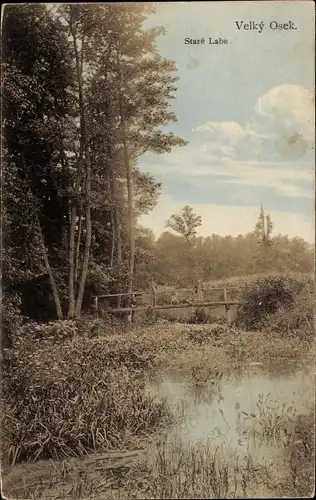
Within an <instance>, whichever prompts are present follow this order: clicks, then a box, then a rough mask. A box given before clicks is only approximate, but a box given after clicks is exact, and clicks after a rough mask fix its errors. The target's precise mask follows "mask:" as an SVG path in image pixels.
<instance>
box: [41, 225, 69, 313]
mask: <svg viewBox="0 0 316 500" xmlns="http://www.w3.org/2000/svg"><path fill="white" fill-rule="evenodd" d="M37 227H38V234H39V239H40V245H41V250H42V255H43V260H44V264H45V268H46V271H47V274H48V276H49V282H50V286H51V289H52V293H53V297H54V302H55V307H56V313H57V318H58V319H63V312H62V308H61V304H60V300H59V294H58V289H57V285H56V281H55V278H54V275H53V271H52V268H51V266H50V263H49V260H48V254H47V249H46V246H45V241H44V236H43V231H42V228H41V224H40V221H39V217H38V218H37Z"/></svg>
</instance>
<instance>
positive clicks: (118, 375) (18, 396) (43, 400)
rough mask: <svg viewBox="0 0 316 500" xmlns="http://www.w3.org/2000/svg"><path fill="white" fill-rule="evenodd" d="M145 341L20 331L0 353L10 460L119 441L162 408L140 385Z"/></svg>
mask: <svg viewBox="0 0 316 500" xmlns="http://www.w3.org/2000/svg"><path fill="white" fill-rule="evenodd" d="M150 363H151V358H150V357H149V356H148V355H147V354H146V352H145V348H144V349H142V348H141V347H139V346H138V347H133V346H132V345H127V343H126V342H124V343H122V342H120V341H119V339H116V340H114V341H113V342H111V345H110V346H109V345H108V341H107V339H104V338H93V339H88V338H78V337H76V338H74V339H73V340H72V341H71V340H67V341H65V342H63V343H56V342H52V341H51V340H50V339H48V338H47V339H43V340H41V341H40V342H34V339H33V338H30V337H27V336H26V337H24V338H21V339H20V341H19V342H18V343H17V344H16V345H15V347H14V348H12V349H4V353H3V373H4V374H5V376H4V377H3V398H4V402H5V405H4V417H3V421H2V424H3V425H2V434H3V438H2V443H3V451H4V454H5V457H6V458H8V459H9V461H10V462H11V463H14V462H17V461H22V460H25V459H33V460H34V459H38V458H49V457H52V458H61V457H65V456H69V455H80V454H82V453H84V452H87V451H89V450H94V449H98V448H101V447H107V448H111V447H118V446H119V447H122V446H124V443H127V442H129V440H133V439H135V438H136V437H137V436H138V437H140V436H142V435H143V434H145V433H148V432H149V431H150V430H154V429H155V428H157V427H158V426H159V425H160V424H161V422H162V421H163V418H164V417H166V418H168V417H169V413H168V411H167V410H166V407H165V405H164V403H163V402H160V403H156V401H154V400H153V399H152V398H151V397H150V396H147V395H146V394H145V391H144V383H145V382H144V377H143V372H144V369H145V368H147V367H148V366H150Z"/></svg>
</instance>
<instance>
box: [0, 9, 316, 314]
mask: <svg viewBox="0 0 316 500" xmlns="http://www.w3.org/2000/svg"><path fill="white" fill-rule="evenodd" d="M152 12H154V7H153V6H152V5H151V4H148V3H146V4H143V3H137V4H135V3H134V4H129V3H126V4H124V3H120V4H93V5H92V4H91V5H88V4H59V5H58V6H54V5H53V4H51V5H48V4H47V6H45V5H31V4H29V5H27V4H24V5H8V6H6V8H5V10H4V17H3V59H2V72H3V131H2V134H3V137H2V144H3V148H2V150H3V157H2V173H1V176H2V177H1V182H2V183H3V185H4V189H3V207H2V213H3V217H2V234H3V255H2V261H3V269H2V278H3V284H4V287H3V290H4V291H3V298H4V306H5V307H9V306H10V307H16V308H17V309H19V308H20V310H21V311H22V313H23V314H25V315H32V314H33V316H34V314H36V318H35V319H37V320H47V319H51V318H59V319H62V318H70V319H72V318H78V317H79V316H80V314H81V313H82V311H83V310H84V309H85V307H88V306H89V304H90V303H91V297H92V295H93V294H96V293H100V292H103V293H104V292H106V293H118V292H127V291H128V292H131V291H133V290H139V289H143V288H146V287H147V286H148V282H149V280H150V278H152V277H153V278H154V279H155V281H156V282H157V283H158V284H173V285H177V286H184V285H187V284H190V283H192V282H193V281H194V280H195V278H196V273H198V274H199V277H200V278H201V279H203V280H205V281H211V280H212V279H218V278H221V277H227V276H233V275H240V274H252V273H258V272H264V271H267V270H269V271H271V270H276V271H284V270H288V269H290V270H293V269H294V270H296V271H299V272H307V271H310V270H311V269H312V265H313V254H312V251H311V249H310V247H309V246H308V245H307V244H306V243H305V242H304V241H303V240H301V239H298V238H295V239H289V238H288V237H286V236H273V235H272V234H271V233H272V230H273V224H272V221H271V220H270V217H269V216H266V215H265V214H264V210H263V208H262V209H261V214H260V217H259V220H258V224H257V226H256V227H255V228H254V230H253V232H252V233H250V234H247V235H240V236H238V237H231V236H227V237H221V236H218V235H214V234H213V235H210V236H209V237H207V238H201V237H199V236H198V227H199V226H200V225H201V223H202V221H201V218H200V217H199V216H198V215H195V214H194V213H193V211H192V209H191V208H190V207H184V209H183V211H182V214H180V215H176V214H173V215H172V214H170V220H169V221H166V232H164V233H163V234H162V235H161V236H160V237H159V238H158V239H156V238H155V237H154V235H153V233H152V231H151V230H150V229H148V228H144V227H141V226H140V224H139V222H138V221H139V218H140V216H141V215H143V214H146V213H148V212H149V211H150V210H152V209H153V208H154V207H155V205H156V203H157V201H158V199H159V194H160V191H161V188H162V186H161V185H160V183H158V182H157V181H156V180H155V178H154V177H153V176H152V175H150V174H149V173H146V172H143V171H141V170H140V169H139V166H138V161H139V158H140V157H141V156H142V155H144V154H145V153H146V152H147V151H151V152H154V153H157V154H163V153H167V152H170V151H171V149H172V148H174V147H183V146H185V145H186V141H185V140H184V139H183V138H180V137H177V136H175V135H174V134H172V133H165V132H164V131H163V126H165V125H168V124H170V123H172V122H175V121H176V116H175V115H174V113H173V112H172V111H171V104H172V99H173V98H174V97H175V92H176V90H177V88H176V84H177V77H176V65H175V63H174V62H173V61H171V60H167V59H165V58H163V57H161V56H160V55H159V53H158V51H157V48H156V40H157V37H159V36H160V35H163V33H164V29H163V28H162V27H161V28H153V29H144V27H143V22H144V20H145V19H146V18H147V17H148V16H149V15H150V14H151V13H152ZM258 209H259V207H258ZM272 218H273V216H272ZM265 223H266V224H265ZM187 224H189V226H190V224H191V226H192V227H191V229H190V227H189V228H188V227H187ZM187 229H188V231H187ZM179 256H181V257H179ZM192 263H193V265H192Z"/></svg>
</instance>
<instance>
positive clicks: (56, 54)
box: [2, 5, 72, 317]
mask: <svg viewBox="0 0 316 500" xmlns="http://www.w3.org/2000/svg"><path fill="white" fill-rule="evenodd" d="M3 40H4V44H3V62H2V70H3V83H4V84H3V88H4V92H3V117H4V136H5V145H4V151H3V152H4V157H5V162H4V163H5V165H4V170H5V172H4V180H5V181H6V191H5V195H4V198H5V205H6V212H7V223H8V230H9V231H8V232H7V231H6V233H7V234H6V239H5V245H6V247H7V255H8V256H10V258H11V259H14V260H15V266H14V267H15V275H16V277H18V275H19V274H20V275H23V274H25V273H24V267H25V265H28V264H30V267H29V268H28V269H29V273H30V275H29V278H30V279H31V278H32V277H34V276H36V275H37V276H40V275H42V274H43V272H45V271H46V273H47V274H48V276H49V281H50V285H51V289H52V292H53V296H54V300H55V306H56V311H57V316H58V317H62V310H61V294H63V286H62V280H63V271H62V269H63V267H62V265H61V263H62V261H63V256H64V251H65V247H64V243H65V241H64V218H65V217H66V216H67V212H68V204H67V196H66V195H65V188H66V186H67V182H68V174H67V172H66V171H65V170H64V169H63V166H62V164H61V148H60V143H61V141H62V135H63V129H64V121H65V119H66V115H67V113H68V111H69V106H70V100H69V95H68V88H69V86H70V85H71V83H72V75H71V69H70V64H69V59H68V53H67V39H66V37H65V34H64V31H63V28H62V26H61V24H60V23H59V21H56V20H54V19H53V18H52V16H51V15H50V14H49V13H48V11H47V9H46V7H45V6H43V5H8V6H6V7H5V10H4V18H3ZM23 255H24V256H25V255H27V256H28V258H27V261H28V264H26V259H25V257H23ZM39 256H40V257H39ZM38 257H39V258H38ZM11 263H12V260H11ZM8 264H9V267H10V263H9V262H8V261H6V263H5V267H6V268H7V266H8ZM21 273H22V274H21ZM7 277H9V276H7V275H6V273H5V276H4V279H6V278H7ZM9 279H10V278H9Z"/></svg>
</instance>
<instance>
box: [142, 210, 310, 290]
mask: <svg viewBox="0 0 316 500" xmlns="http://www.w3.org/2000/svg"><path fill="white" fill-rule="evenodd" d="M201 224H202V219H201V217H198V216H197V215H196V214H194V212H193V210H192V208H191V207H189V206H185V207H184V208H183V209H182V211H181V214H179V215H177V214H173V215H172V216H171V217H170V219H169V220H168V221H167V223H166V227H167V228H171V229H172V230H173V232H172V233H171V232H170V231H165V232H164V233H163V234H162V235H161V236H160V237H159V238H158V239H155V237H154V234H153V233H152V232H151V231H150V230H145V229H144V228H143V229H140V230H139V236H138V237H137V238H136V242H137V252H139V253H144V252H146V253H147V263H146V264H144V263H143V264H140V263H139V264H138V267H137V269H138V271H139V273H141V272H142V273H143V274H142V278H143V279H145V278H146V275H147V274H150V275H153V276H154V277H155V280H156V282H157V283H160V284H166V285H177V286H192V285H194V284H195V283H196V279H197V274H198V277H199V278H200V279H202V280H203V281H205V282H208V281H212V280H218V279H222V278H230V277H233V276H242V275H250V274H258V273H265V272H298V273H309V272H312V271H313V268H314V246H311V245H310V244H308V243H307V242H306V241H304V240H303V239H302V238H298V237H297V238H289V237H288V236H284V235H275V236H273V235H272V232H273V223H272V220H271V217H270V214H267V215H266V214H265V212H264V209H263V207H261V208H260V214H259V217H258V222H257V224H256V226H255V227H254V229H253V231H252V232H250V233H248V234H245V235H239V236H236V237H233V236H219V235H217V234H212V235H210V236H208V237H206V238H202V237H200V236H198V235H197V228H198V227H199V226H200V225H201ZM139 278H140V276H139Z"/></svg>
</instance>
